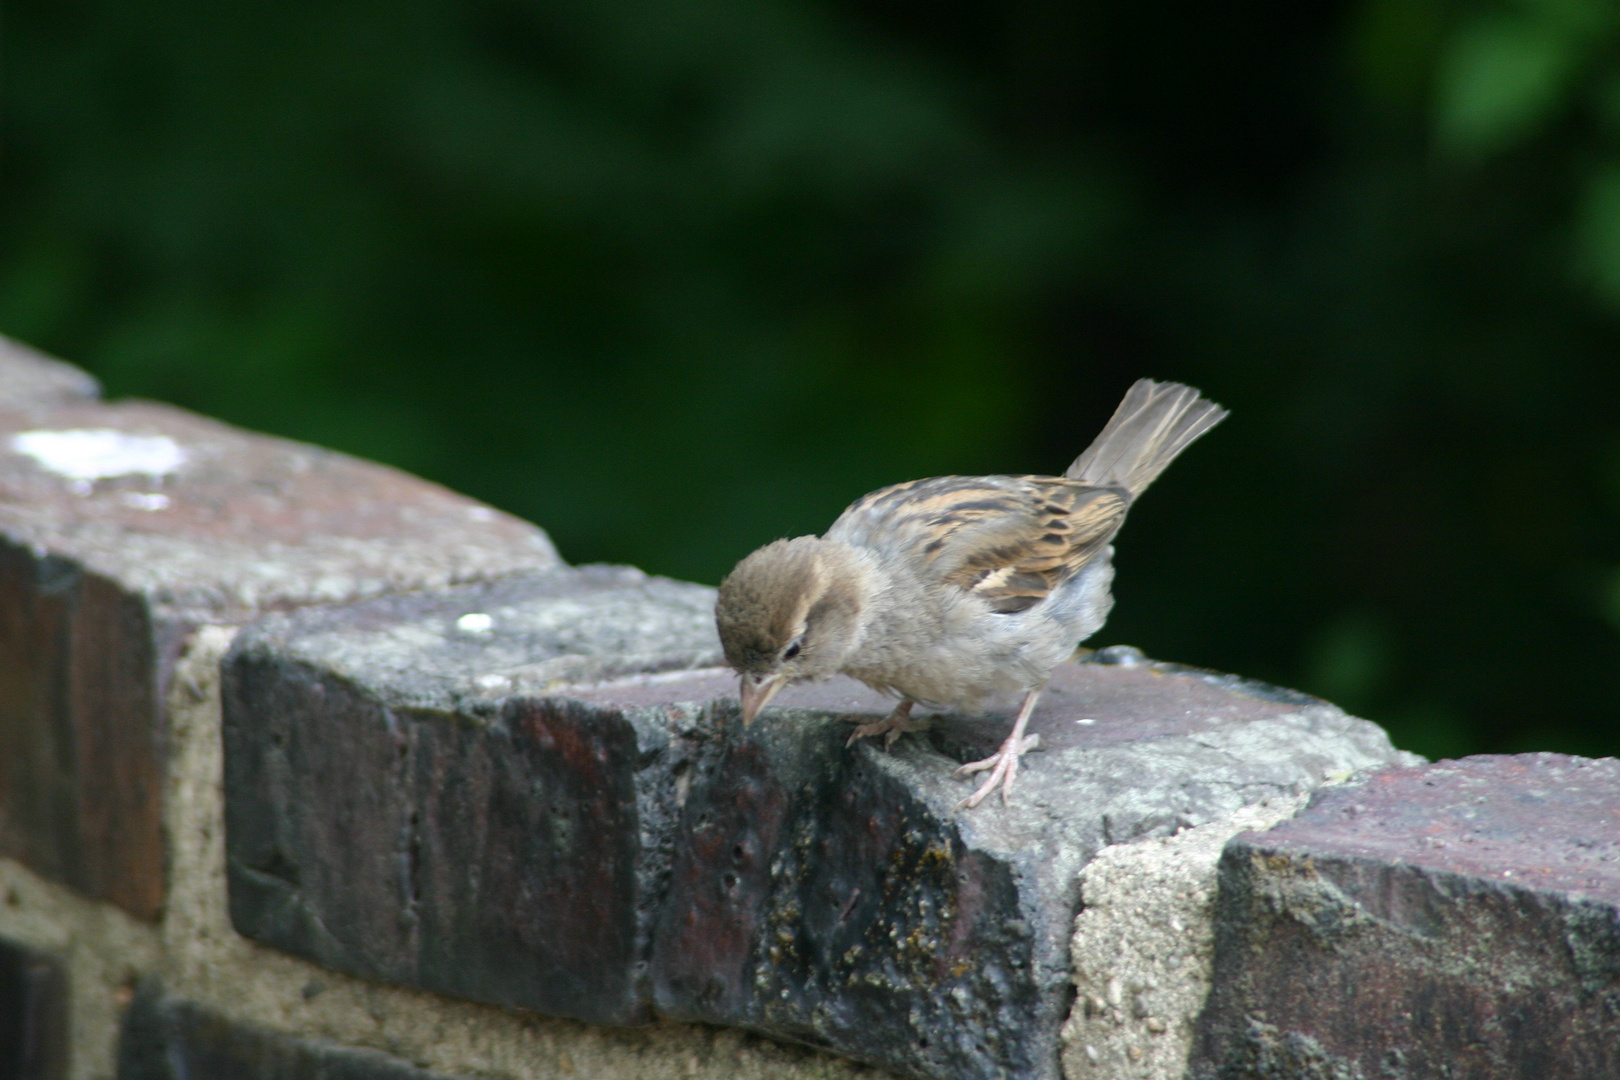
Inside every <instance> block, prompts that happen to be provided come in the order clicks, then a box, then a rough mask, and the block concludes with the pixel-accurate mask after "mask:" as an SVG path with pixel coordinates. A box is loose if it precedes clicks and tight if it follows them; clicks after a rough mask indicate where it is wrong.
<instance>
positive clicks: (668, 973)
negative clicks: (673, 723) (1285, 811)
mask: <svg viewBox="0 0 1620 1080" xmlns="http://www.w3.org/2000/svg"><path fill="white" fill-rule="evenodd" d="M1114 658H1123V659H1127V660H1129V661H1131V662H1128V663H1125V664H1104V663H1087V664H1075V665H1065V666H1064V667H1061V668H1059V669H1058V671H1057V672H1056V674H1055V675H1054V677H1053V680H1052V684H1051V686H1050V687H1049V689H1048V692H1047V694H1046V695H1045V696H1044V697H1043V698H1042V703H1041V707H1040V708H1039V709H1038V710H1037V712H1036V714H1035V717H1034V719H1033V722H1032V730H1034V731H1037V732H1039V733H1040V734H1041V737H1042V742H1043V744H1044V745H1045V747H1046V750H1045V752H1044V753H1040V754H1034V755H1031V757H1030V758H1029V759H1027V760H1028V766H1027V768H1026V770H1025V771H1024V772H1022V773H1021V774H1020V776H1019V788H1018V790H1017V793H1016V797H1015V799H1014V802H1013V805H1012V806H1011V807H1010V808H1003V807H1001V806H1000V805H998V804H996V803H990V804H986V805H985V806H983V807H981V808H980V809H978V810H975V811H972V812H968V813H962V814H958V813H955V812H954V807H955V804H956V803H957V801H958V800H959V799H960V798H961V797H962V796H963V795H964V794H965V793H966V792H967V791H968V790H971V788H970V787H969V785H968V782H967V781H962V780H954V779H952V778H951V776H950V770H951V769H952V768H953V767H954V766H955V765H956V764H957V763H959V762H961V761H966V760H973V759H975V758H979V757H983V756H985V755H986V754H988V753H989V752H990V751H991V750H993V749H994V747H995V746H996V745H997V744H998V743H999V741H1000V739H1001V737H1003V736H1004V734H1005V732H1006V730H1007V729H1008V728H1009V727H1010V724H1011V712H1012V705H1013V704H1014V703H1011V702H1009V703H1006V707H1005V709H1004V710H1002V711H1001V712H1000V713H999V714H993V715H992V716H990V717H986V718H969V717H960V716H953V717H946V718H943V719H942V720H940V721H937V722H936V723H935V726H934V729H933V730H932V731H931V732H930V733H929V736H928V738H927V739H926V740H912V739H906V740H902V741H901V742H900V743H898V744H896V747H895V749H894V752H892V753H884V752H882V751H881V750H878V749H876V748H874V747H872V746H863V747H861V748H860V749H859V750H858V751H854V752H852V751H849V750H846V749H845V748H844V745H843V744H844V741H845V740H846V739H847V738H848V734H849V724H848V723H847V722H845V721H844V720H843V719H842V718H841V717H840V715H839V714H840V713H842V712H847V711H857V712H861V713H866V714H870V713H872V712H877V711H882V710H883V709H884V707H885V705H886V703H882V702H878V701H873V700H870V699H867V700H864V701H860V702H858V703H857V702H854V701H850V702H837V701H834V700H831V699H830V698H829V697H827V696H825V695H829V694H830V693H831V692H832V690H833V685H832V684H829V686H828V687H827V688H826V689H824V690H822V691H821V693H822V694H823V695H824V696H823V697H822V699H821V700H819V701H817V700H814V699H811V700H801V701H800V702H797V703H793V702H790V704H798V705H799V706H800V708H799V709H797V710H791V711H787V712H786V713H785V714H780V713H779V714H778V715H776V716H773V717H771V718H769V719H767V720H765V721H762V722H760V723H758V724H756V726H755V728H754V729H752V730H750V732H749V733H748V734H746V735H741V736H738V737H735V738H733V739H732V740H731V741H730V742H729V743H728V745H727V748H726V751H725V753H724V754H723V755H722V756H720V757H719V758H718V759H715V760H714V761H713V764H712V765H711V764H709V763H708V762H704V763H702V765H701V766H700V769H701V771H700V772H699V774H698V775H697V776H696V777H695V778H694V780H693V782H692V785H691V789H690V793H689V796H688V798H687V800H686V805H685V807H684V812H683V817H682V822H681V831H680V834H679V838H678V841H677V847H676V859H675V864H674V871H673V875H672V880H671V886H670V891H669V896H668V898H667V899H666V901H665V903H664V907H663V913H662V918H661V921H660V923H659V928H658V933H657V938H656V946H655V950H654V955H653V970H654V974H655V1001H656V1004H657V1007H658V1009H659V1011H660V1012H661V1013H663V1014H665V1015H668V1016H671V1017H675V1018H679V1019H688V1020H699V1021H703V1022H707V1023H713V1024H724V1025H728V1026H736V1027H744V1028H749V1029H752V1030H755V1031H759V1032H762V1033H765V1034H769V1035H772V1036H775V1037H777V1038H785V1039H791V1040H795V1041H798V1042H803V1043H806V1044H808V1045H811V1046H816V1047H820V1048H823V1049H827V1050H831V1051H834V1052H836V1053H839V1054H842V1055H845V1056H848V1057H853V1058H856V1059H858V1060H862V1061H866V1062H869V1063H871V1064H875V1065H879V1066H882V1067H885V1068H888V1069H891V1070H894V1071H896V1072H899V1073H902V1074H905V1075H911V1076H919V1077H940V1078H944V1077H950V1078H964V1077H975V1078H977V1077H985V1078H988V1077H1003V1076H1018V1077H1041V1078H1047V1077H1050V1078H1055V1077H1057V1076H1059V1075H1061V1073H1060V1069H1059V1063H1058V1053H1059V1049H1060V1030H1061V1028H1062V1025H1063V1021H1064V1019H1065V1017H1066V1015H1067V1013H1068V1010H1069V1006H1070V1003H1071V1001H1072V998H1073V988H1072V985H1071V982H1070V978H1069V959H1068V944H1069V936H1070V934H1071V932H1072V930H1073V927H1074V917H1075V913H1076V910H1077V908H1078V906H1079V886H1078V875H1079V872H1080V870H1081V869H1082V868H1083V867H1084V865H1085V864H1086V863H1087V862H1088V861H1089V860H1090V859H1091V858H1092V856H1094V855H1095V854H1096V853H1097V852H1098V851H1099V850H1100V849H1101V848H1102V847H1104V846H1105V845H1108V844H1118V843H1124V842H1127V841H1130V840H1134V839H1138V838H1144V837H1150V836H1163V835H1169V834H1171V833H1173V832H1174V831H1176V830H1177V829H1180V828H1184V827H1188V826H1195V825H1199V824H1202V823H1204V822H1207V821H1211V820H1214V819H1216V818H1218V817H1221V816H1224V815H1226V814H1228V813H1230V812H1232V811H1234V810H1237V809H1238V808H1240V807H1242V806H1244V805H1247V804H1251V803H1255V802H1258V801H1260V800H1261V799H1264V798H1268V797H1275V796H1279V795H1287V794H1292V793H1296V792H1302V791H1306V790H1309V789H1310V788H1312V787H1313V786H1315V785H1316V784H1318V783H1320V782H1321V781H1322V779H1323V778H1324V776H1325V775H1329V774H1336V773H1342V772H1345V771H1348V770H1353V769H1360V768H1366V767H1370V766H1376V765H1382V764H1385V763H1387V762H1389V761H1391V760H1394V758H1395V757H1396V754H1395V752H1394V751H1393V750H1392V748H1391V747H1390V746H1389V743H1388V741H1387V740H1386V738H1385V737H1384V734H1383V732H1382V731H1380V730H1379V729H1378V728H1377V727H1375V726H1374V725H1372V724H1369V723H1367V722H1366V721H1362V720H1356V719H1354V718H1351V717H1347V716H1345V715H1344V714H1343V713H1342V712H1340V711H1339V710H1337V709H1335V708H1333V707H1332V706H1328V705H1325V704H1323V703H1321V702H1317V701H1314V699H1309V698H1304V697H1303V696H1301V695H1295V694H1292V693H1290V692H1287V691H1277V690H1275V689H1273V688H1269V687H1264V686H1261V685H1258V684H1254V683H1248V682H1245V681H1242V680H1235V679H1229V678H1223V677H1219V676H1212V675H1210V674H1209V673H1206V672H1199V671H1194V670H1190V669H1185V668H1179V667H1176V666H1175V665H1169V664H1154V663H1146V662H1140V661H1136V660H1134V658H1133V657H1132V652H1131V651H1127V652H1124V653H1123V655H1121V654H1120V653H1114V654H1113V656H1110V655H1109V654H1107V653H1105V654H1104V655H1103V656H1102V659H1105V660H1106V659H1114ZM806 705H819V706H821V709H822V711H819V712H815V711H809V710H807V709H805V708H804V707H803V706H806ZM851 705H854V706H855V708H854V709H853V710H852V709H851V708H850V706H851Z"/></svg>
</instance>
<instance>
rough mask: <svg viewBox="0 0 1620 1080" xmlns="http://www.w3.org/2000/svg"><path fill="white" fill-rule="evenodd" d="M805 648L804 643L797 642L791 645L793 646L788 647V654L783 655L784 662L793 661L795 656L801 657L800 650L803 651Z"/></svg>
mask: <svg viewBox="0 0 1620 1080" xmlns="http://www.w3.org/2000/svg"><path fill="white" fill-rule="evenodd" d="M803 647H804V643H803V642H802V641H795V642H794V643H793V644H791V645H789V646H788V647H787V652H785V653H783V654H782V659H784V660H791V659H793V658H794V657H795V656H798V655H799V650H800V649H802V648H803Z"/></svg>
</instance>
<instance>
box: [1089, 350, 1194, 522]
mask: <svg viewBox="0 0 1620 1080" xmlns="http://www.w3.org/2000/svg"><path fill="white" fill-rule="evenodd" d="M1224 419H1226V410H1225V409H1223V408H1221V407H1220V406H1219V405H1217V404H1215V403H1214V402H1213V401H1207V400H1205V399H1204V398H1202V397H1199V396H1198V391H1197V390H1194V389H1193V388H1192V387H1190V386H1183V385H1181V384H1180V383H1160V382H1154V381H1153V380H1152V379H1138V380H1136V382H1135V383H1134V384H1132V386H1131V388H1130V389H1129V390H1127V391H1126V392H1125V400H1123V401H1121V402H1120V403H1119V408H1117V409H1115V410H1114V415H1113V417H1112V418H1111V419H1110V420H1109V421H1108V426H1107V427H1105V428H1103V429H1102V433H1101V434H1100V435H1098V436H1097V437H1096V438H1095V439H1094V440H1092V443H1091V445H1090V446H1089V447H1087V448H1086V452H1085V453H1083V454H1081V455H1080V456H1079V457H1077V458H1075V459H1074V464H1073V465H1070V466H1069V469H1068V471H1067V472H1065V473H1064V474H1063V475H1064V476H1067V477H1069V478H1070V479H1071V480H1079V481H1081V482H1082V483H1086V484H1092V485H1095V486H1097V487H1119V488H1124V489H1125V490H1126V491H1128V492H1130V493H1131V497H1132V498H1133V499H1134V498H1135V497H1136V496H1138V495H1140V494H1142V491H1143V489H1144V488H1146V487H1147V486H1148V485H1149V484H1151V483H1153V480H1154V478H1155V477H1157V476H1158V475H1159V474H1160V473H1161V472H1163V471H1164V469H1165V466H1167V465H1169V464H1170V463H1171V462H1172V461H1174V460H1175V459H1176V455H1177V454H1179V453H1181V452H1182V451H1183V450H1185V449H1187V447H1188V446H1189V445H1191V444H1192V441H1193V440H1194V439H1196V438H1198V436H1200V435H1202V434H1203V433H1204V432H1206V431H1208V430H1209V429H1210V428H1212V427H1214V426H1215V425H1216V424H1218V423H1220V422H1221V421H1222V420H1224Z"/></svg>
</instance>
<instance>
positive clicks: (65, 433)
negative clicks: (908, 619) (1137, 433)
mask: <svg viewBox="0 0 1620 1080" xmlns="http://www.w3.org/2000/svg"><path fill="white" fill-rule="evenodd" d="M712 603H713V595H712V592H711V590H708V589H706V588H703V587H700V586H696V585H688V584H684V583H679V582H672V581H666V580H662V579H657V578H649V577H647V576H645V575H643V574H641V573H639V572H638V571H635V570H632V569H629V568H624V567H582V568H571V567H567V566H565V565H563V564H561V563H560V561H559V560H558V559H557V557H556V554H555V552H554V551H553V549H552V547H551V545H550V543H549V541H548V540H547V539H546V537H545V534H544V533H543V532H542V531H541V530H540V529H538V528H536V527H534V526H532V525H529V524H527V523H525V522H521V521H518V520H516V519H513V518H511V517H508V516H506V515H504V514H501V513H499V512H497V511H494V510H492V509H490V508H488V507H485V506H482V505H480V504H477V503H475V502H473V501H471V500H468V499H465V498H462V497H460V496H457V495H455V494H453V493H451V492H448V491H445V490H443V489H440V488H437V487H435V486H433V485H431V484H427V483H425V482H423V481H420V480H417V479H415V478H413V477H410V476H406V475H404V474H401V473H399V472H396V471H394V470H391V469H387V468H384V467H382V466H378V465H374V464H370V463H366V462H361V461H356V460H354V459H351V458H347V457H344V456H343V455H339V454H334V453H331V452H328V451H323V450H319V449H317V448H314V447H308V446H301V445H297V444H292V443H287V442H284V441H282V440H277V439H272V438H267V437H264V436H257V435H252V434H249V433H245V432H241V431H237V430H234V429H231V428H229V427H226V426H224V425H220V424H218V423H215V422H212V421H209V420H206V419H204V418H201V417H197V416H194V415H191V414H189V413H185V412H183V411H181V410H178V409H173V408H170V407H167V406H161V405H156V404H151V403H144V402H116V403H106V402H103V401H101V400H100V399H99V397H98V395H97V390H96V387H95V384H94V382H93V381H92V380H90V379H88V378H87V377H85V376H84V375H83V374H82V373H80V372H78V371H77V370H75V369H73V368H71V367H69V366H67V365H63V364H60V363H58V362H56V361H51V360H48V359H47V358H44V357H41V356H39V355H38V354H35V353H32V352H30V351H28V350H26V349H24V348H23V347H21V346H18V345H15V344H14V343H7V344H5V345H4V348H0V1076H18V1077H39V1078H61V1077H75V1078H91V1077H113V1076H119V1077H148V1076H151V1077H158V1076H162V1077H174V1078H176V1080H178V1078H179V1077H198V1078H209V1077H236V1076H244V1075H253V1076H263V1077H278V1078H279V1077H302V1076H330V1077H334V1078H336V1077H372V1076H375V1077H396V1076H398V1077H429V1076H445V1077H472V1076H479V1077H554V1076H555V1077H565V1076H588V1077H621V1076H622V1077H630V1076H635V1077H661V1076H670V1077H701V1076H711V1077H780V1078H787V1077H794V1078H797V1077H810V1076H816V1077H834V1076H841V1077H854V1076H858V1075H874V1076H875V1075H879V1074H895V1075H904V1076H917V1077H937V1078H968V1077H986V1078H988V1077H1035V1078H1056V1077H1058V1076H1060V1075H1066V1076H1067V1077H1069V1078H1070V1080H1078V1078H1080V1077H1110V1078H1112V1077H1156V1078H1157V1077H1163V1078H1170V1077H1182V1076H1196V1077H1247V1076H1266V1077H1295V1076H1298V1077H1327V1076H1340V1075H1342V1076H1346V1077H1352V1076H1367V1077H1372V1076H1390V1077H1419V1076H1440V1075H1451V1073H1447V1072H1446V1071H1445V1070H1446V1069H1448V1068H1451V1067H1452V1065H1451V1064H1449V1063H1454V1062H1466V1063H1467V1069H1466V1070H1465V1072H1466V1075H1470V1076H1482V1077H1496V1076H1502V1077H1507V1076H1515V1077H1517V1076H1524V1075H1536V1076H1547V1077H1557V1076H1569V1077H1578V1076H1580V1077H1584V1076H1606V1075H1620V1061H1617V1059H1616V1058H1615V1057H1614V1049H1613V1048H1614V1047H1615V1046H1617V1045H1620V917H1617V911H1620V862H1617V860H1620V773H1617V771H1616V763H1615V762H1612V761H1596V762H1594V761H1585V760H1581V759H1571V758H1564V757H1558V756H1555V755H1526V756H1523V757H1519V758H1490V759H1485V758H1481V759H1469V760H1465V761H1463V762H1446V763H1440V764H1438V765H1425V764H1422V763H1420V762H1418V761H1416V760H1415V759H1411V758H1410V757H1409V756H1407V755H1402V754H1400V753H1398V752H1396V751H1395V750H1394V749H1393V748H1392V747H1391V746H1390V745H1389V743H1388V740H1387V738H1386V737H1385V736H1384V734H1383V732H1382V731H1381V730H1380V729H1378V728H1377V727H1376V726H1375V725H1373V724H1370V723H1368V722H1366V721H1363V720H1358V719H1355V718H1353V717H1348V716H1346V715H1345V714H1344V713H1342V712H1341V711H1339V710H1338V709H1336V708H1334V707H1333V706H1331V705H1328V704H1327V703H1325V702H1320V701H1317V700H1315V699H1311V698H1308V697H1305V696H1303V695H1299V694H1295V693H1292V692H1289V691H1283V690H1278V689H1276V688H1272V687H1267V686H1263V685H1259V684H1255V683H1251V682H1248V681H1246V680H1242V679H1238V678H1233V677H1230V676H1219V675H1213V674H1211V673H1207V672H1202V671H1197V670H1192V669H1185V668H1180V667H1177V666H1175V665H1171V664H1162V663H1156V662H1152V661H1148V660H1146V659H1144V658H1142V657H1141V656H1140V655H1139V654H1136V653H1135V652H1134V651H1132V650H1129V649H1123V648H1116V649H1106V650H1103V651H1102V652H1100V653H1097V654H1095V655H1093V656H1092V657H1090V658H1089V660H1088V661H1087V662H1084V663H1077V664H1072V665H1066V666H1065V667H1063V668H1062V669H1061V670H1060V671H1059V672H1058V674H1057V675H1056V677H1055V678H1054V681H1053V685H1052V688H1051V691H1050V692H1049V693H1048V695H1047V696H1046V697H1045V698H1044V699H1043V702H1042V707H1041V709H1040V710H1039V712H1038V714H1037V717H1036V720H1037V724H1036V728H1037V730H1039V731H1040V733H1041V735H1042V741H1043V745H1044V747H1045V749H1044V752H1043V753H1041V754H1039V755H1037V756H1036V757H1035V758H1034V759H1033V760H1032V761H1031V763H1030V766H1029V768H1028V769H1027V770H1026V771H1025V773H1024V774H1023V776H1022V777H1021V788H1020V793H1019V798H1018V800H1017V801H1016V803H1015V805H1014V806H1013V807H1011V808H1003V807H1001V806H999V805H995V804H987V805H986V806H984V807H982V808H981V809H979V810H977V811H975V812H972V813H969V814H956V813H954V812H953V809H952V807H953V805H954V804H955V802H956V801H957V799H959V798H960V797H961V794H962V783H963V782H961V781H955V780H952V779H951V778H950V769H951V767H952V766H953V765H954V764H955V763H956V762H959V761H962V760H969V759H970V758H972V757H977V756H982V754H983V753H984V752H985V751H987V750H988V749H989V748H990V747H991V746H993V744H994V743H995V742H996V741H997V740H998V736H999V734H1000V733H1001V728H1002V726H1003V725H1002V724H999V723H997V722H996V719H995V717H994V716H992V717H990V718H974V717H962V716H946V717H942V718H940V719H938V720H937V721H936V722H935V724H934V727H933V729H932V730H931V731H930V732H928V733H927V734H926V736H922V737H915V736H914V737H908V738H906V739H904V740H902V741H901V742H900V743H899V744H897V745H896V746H895V748H894V749H893V751H892V752H884V751H882V750H880V749H878V748H875V747H873V746H869V745H863V746H860V747H856V748H853V749H850V748H846V747H845V746H844V742H845V740H846V739H847V737H848V732H849V730H850V723H849V719H850V718H851V717H860V716H870V715H872V714H873V713H878V712H883V711H886V710H887V703H885V702H883V701H881V700H880V699H878V698H876V697H875V696H874V695H872V694H871V693H870V692H869V691H867V690H865V689H864V688H862V687H860V686H859V685H857V684H852V683H848V682H839V681H834V682H830V683H826V684H820V685H816V686H809V687H802V688H795V689H794V690H791V691H788V692H786V693H784V694H783V695H781V696H780V697H779V698H778V703H779V705H780V707H779V708H774V709H771V710H768V711H767V713H766V715H765V717H764V718H762V719H761V720H760V721H759V722H758V723H756V724H755V725H754V726H753V727H752V728H750V729H748V730H747V731H746V732H745V731H743V730H742V729H741V728H740V725H739V723H738V719H737V710H736V704H735V700H734V698H733V697H732V694H733V690H734V687H733V684H732V681H731V680H730V679H729V678H728V677H727V676H726V675H725V674H724V673H723V672H722V671H720V670H718V668H717V665H718V663H719V654H718V648H717V643H716V641H715V639H714V630H713V626H712V619H711V614H710V612H711V608H712ZM1005 705H1006V703H1002V705H1001V706H998V708H1003V709H1004V706H1005ZM992 711H993V712H994V711H995V710H992ZM1302 808H1303V809H1302ZM1279 823H1280V824H1279ZM1526 1069H1529V1070H1531V1071H1530V1072H1526V1071H1525V1070H1526ZM1457 1075H1462V1073H1458V1074H1457Z"/></svg>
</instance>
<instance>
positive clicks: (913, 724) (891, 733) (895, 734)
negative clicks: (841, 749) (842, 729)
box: [844, 713, 933, 750]
mask: <svg viewBox="0 0 1620 1080" xmlns="http://www.w3.org/2000/svg"><path fill="white" fill-rule="evenodd" d="M932 726H933V721H931V720H929V719H928V718H927V717H923V718H921V719H918V720H912V719H909V718H907V717H905V716H895V715H894V714H892V713H891V714H890V715H888V716H886V717H884V718H883V719H882V720H874V721H872V722H871V723H870V724H862V725H861V726H860V727H858V728H856V729H855V734H853V735H851V736H850V737H849V741H848V742H846V743H844V745H845V746H854V745H855V744H856V743H858V742H860V741H861V740H862V739H870V738H871V737H872V736H874V735H882V736H883V749H885V750H887V749H888V748H889V747H891V746H893V745H894V744H895V740H897V739H899V738H900V736H901V735H904V734H906V733H907V732H910V731H927V730H928V729H929V728H930V727H932Z"/></svg>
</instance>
